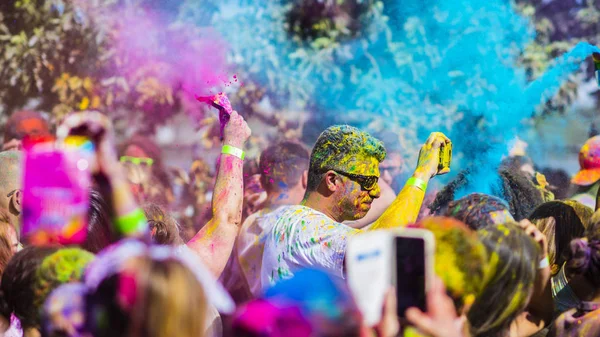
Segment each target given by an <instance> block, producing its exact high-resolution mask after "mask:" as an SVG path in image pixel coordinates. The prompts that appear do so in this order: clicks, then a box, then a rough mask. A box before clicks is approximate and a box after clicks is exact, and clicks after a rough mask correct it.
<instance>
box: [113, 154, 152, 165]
mask: <svg viewBox="0 0 600 337" xmlns="http://www.w3.org/2000/svg"><path fill="white" fill-rule="evenodd" d="M119 161H120V162H121V163H132V164H134V165H143V166H152V164H154V160H153V159H152V158H139V157H130V156H122V157H121V158H120V159H119Z"/></svg>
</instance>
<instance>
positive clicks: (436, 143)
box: [414, 132, 451, 180]
mask: <svg viewBox="0 0 600 337" xmlns="http://www.w3.org/2000/svg"><path fill="white" fill-rule="evenodd" d="M450 143H451V141H450V139H449V138H448V137H446V135H444V134H443V133H441V132H432V133H431V134H430V135H429V138H427V141H426V142H425V144H423V146H421V151H419V160H418V162H417V168H416V170H415V173H414V175H415V176H416V177H418V178H420V179H423V180H429V179H430V178H432V177H434V176H436V175H437V174H438V173H440V174H441V173H446V172H438V165H439V159H440V158H439V156H440V147H441V146H442V145H443V144H450Z"/></svg>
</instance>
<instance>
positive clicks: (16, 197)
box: [10, 190, 23, 214]
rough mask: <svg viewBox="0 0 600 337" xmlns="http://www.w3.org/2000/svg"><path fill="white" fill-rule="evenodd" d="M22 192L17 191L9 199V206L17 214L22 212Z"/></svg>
mask: <svg viewBox="0 0 600 337" xmlns="http://www.w3.org/2000/svg"><path fill="white" fill-rule="evenodd" d="M22 200H23V192H21V190H17V191H16V192H15V194H13V196H12V198H11V202H10V203H11V206H12V207H13V208H14V209H15V210H16V211H17V213H18V214H21V212H22V211H23V204H22Z"/></svg>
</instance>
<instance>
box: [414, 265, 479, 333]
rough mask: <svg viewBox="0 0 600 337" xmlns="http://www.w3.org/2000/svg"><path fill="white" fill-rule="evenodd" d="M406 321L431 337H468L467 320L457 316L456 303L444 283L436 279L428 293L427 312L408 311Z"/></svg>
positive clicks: (415, 309)
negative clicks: (465, 329) (447, 292)
mask: <svg viewBox="0 0 600 337" xmlns="http://www.w3.org/2000/svg"><path fill="white" fill-rule="evenodd" d="M406 319H407V320H408V322H409V323H410V324H411V325H413V326H414V327H415V328H417V329H418V330H419V331H420V332H422V333H424V334H426V335H428V336H431V337H467V336H468V334H467V333H465V332H464V328H465V318H464V317H459V316H458V315H457V314H456V308H455V307H454V302H453V301H452V299H451V298H450V297H449V296H448V294H446V287H445V286H444V283H443V282H442V281H441V280H440V279H439V278H438V277H435V279H434V282H433V286H432V287H431V289H430V290H429V292H427V312H426V313H424V312H422V311H421V310H419V309H418V308H409V309H408V310H406Z"/></svg>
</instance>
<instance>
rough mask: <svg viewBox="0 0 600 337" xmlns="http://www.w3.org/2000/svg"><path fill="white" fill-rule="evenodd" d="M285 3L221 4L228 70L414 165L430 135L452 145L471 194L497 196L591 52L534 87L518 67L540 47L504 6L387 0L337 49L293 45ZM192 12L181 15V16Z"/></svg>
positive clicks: (491, 0) (580, 50) (568, 57)
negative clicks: (530, 126)
mask: <svg viewBox="0 0 600 337" xmlns="http://www.w3.org/2000/svg"><path fill="white" fill-rule="evenodd" d="M289 7H290V4H289V3H287V2H285V1H249V0H222V1H219V2H217V3H216V4H215V9H214V10H215V15H213V17H212V20H211V24H212V25H214V26H215V27H216V28H217V30H219V31H220V33H221V34H222V35H223V36H224V38H225V39H226V40H227V42H228V43H229V45H230V48H231V49H230V60H229V61H230V63H231V64H233V65H235V66H237V67H238V68H241V69H244V71H247V72H249V73H251V74H252V76H253V77H254V78H255V79H256V80H258V81H259V82H260V83H261V84H262V85H263V86H265V87H266V88H268V90H269V92H271V93H272V97H271V101H273V102H275V103H276V105H278V106H279V107H281V108H294V109H297V108H307V107H306V106H303V105H302V104H301V102H304V101H309V102H310V105H309V106H308V108H310V109H313V112H314V113H316V114H318V116H319V118H320V119H321V120H322V121H323V122H322V124H321V125H320V127H322V128H325V127H326V126H328V124H330V123H334V122H335V123H349V124H352V125H356V126H359V127H364V128H367V129H371V130H382V129H391V130H401V132H400V134H399V142H400V144H401V145H402V148H403V149H404V151H403V152H405V154H406V156H407V157H409V158H411V159H413V161H412V162H414V159H415V157H416V154H417V153H418V145H419V144H420V143H421V142H423V141H424V140H425V138H426V137H427V135H428V134H429V133H430V132H432V131H443V132H445V133H447V134H448V135H449V136H450V137H451V139H452V140H453V143H454V152H455V162H454V163H453V167H452V168H453V171H454V172H458V171H459V170H461V169H464V168H470V169H471V172H472V173H471V179H470V185H469V186H467V187H466V188H464V189H463V190H462V191H459V193H458V195H457V196H456V197H460V196H462V195H465V194H467V193H471V192H482V193H491V191H492V187H493V185H494V184H495V180H496V179H497V175H496V173H495V172H496V168H497V166H498V164H499V162H500V161H501V158H502V156H503V155H505V154H506V152H507V146H508V143H509V142H510V141H511V140H512V139H514V137H515V136H516V135H519V134H520V133H521V132H522V131H523V130H524V128H525V127H527V126H526V124H524V123H523V122H524V121H525V120H526V119H527V118H529V117H531V116H532V114H533V113H534V110H535V108H536V106H537V105H539V104H540V103H542V102H543V101H544V100H546V99H548V98H550V97H552V96H553V95H554V94H555V93H556V92H557V91H558V89H559V87H560V85H561V83H562V82H563V81H564V80H565V79H566V78H567V76H568V75H569V74H571V73H573V72H575V71H577V70H578V69H580V65H581V62H582V61H583V60H584V59H585V58H586V57H587V56H589V55H590V54H591V53H592V52H593V51H600V50H599V49H598V48H596V47H593V46H591V45H589V44H585V43H580V44H578V45H577V46H576V47H575V48H573V49H572V50H571V51H570V52H569V53H567V54H565V55H563V56H562V57H560V58H558V59H557V60H556V61H555V63H554V65H553V66H552V67H551V68H550V69H548V70H547V71H546V73H545V74H543V76H541V77H539V78H538V79H536V80H535V81H533V82H531V83H529V82H528V79H527V76H526V73H525V69H523V68H521V67H519V66H518V64H517V58H518V57H519V55H520V54H521V53H522V52H523V50H524V49H525V47H526V46H527V45H528V44H529V43H531V42H532V40H533V39H534V31H533V29H532V26H531V23H530V22H529V21H528V19H527V18H525V17H523V16H520V15H519V14H517V13H516V12H515V10H514V8H513V7H512V5H511V3H510V1H507V0H486V1H472V0H390V1H386V2H385V6H384V5H383V3H381V2H377V3H376V4H375V5H374V6H372V9H371V11H370V12H369V13H368V14H367V17H368V18H369V19H370V20H369V22H370V24H369V25H367V26H365V27H364V28H363V30H362V33H361V34H360V36H359V37H357V38H356V39H353V40H351V41H343V42H339V45H338V46H337V47H336V48H312V47H310V46H308V45H306V44H299V43H298V42H296V41H293V40H292V39H290V36H289V34H288V32H287V31H286V29H285V12H286V9H288V8H289ZM184 14H185V13H184Z"/></svg>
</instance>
